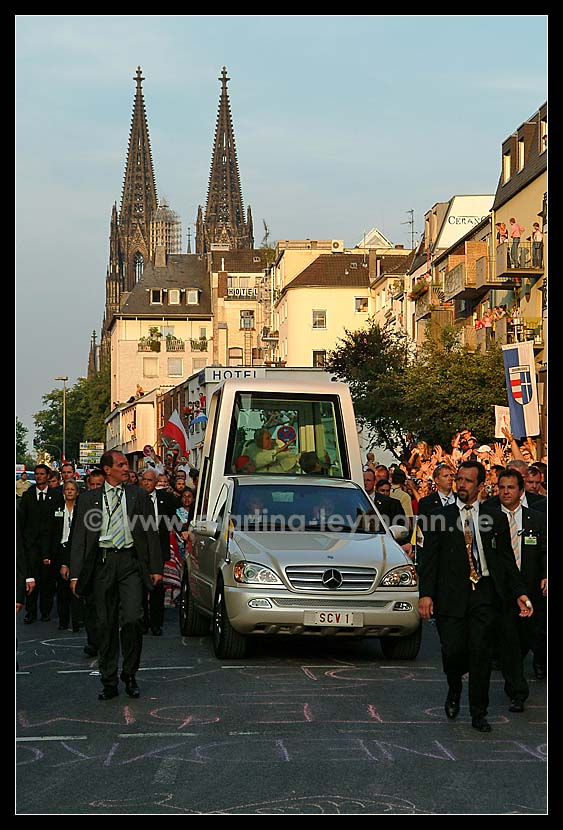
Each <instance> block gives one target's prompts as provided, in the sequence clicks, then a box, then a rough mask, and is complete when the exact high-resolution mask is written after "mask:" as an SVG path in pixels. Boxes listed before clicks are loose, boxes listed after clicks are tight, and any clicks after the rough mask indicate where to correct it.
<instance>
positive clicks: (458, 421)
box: [401, 326, 506, 450]
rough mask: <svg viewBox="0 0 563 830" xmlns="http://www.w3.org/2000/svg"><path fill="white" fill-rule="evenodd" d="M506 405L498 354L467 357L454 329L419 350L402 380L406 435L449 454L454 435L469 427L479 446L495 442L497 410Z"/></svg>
mask: <svg viewBox="0 0 563 830" xmlns="http://www.w3.org/2000/svg"><path fill="white" fill-rule="evenodd" d="M505 400H506V382H505V375H504V366H503V359H502V350H501V348H500V347H499V346H498V345H497V344H495V343H491V344H490V345H489V346H488V348H487V349H486V350H485V351H484V352H481V351H477V352H470V351H469V350H468V349H467V347H466V346H463V345H461V343H460V339H459V335H458V333H457V332H456V330H455V328H454V327H452V326H444V327H443V328H441V329H439V330H438V331H437V332H436V333H433V334H432V336H430V329H428V331H427V337H426V340H425V341H424V342H423V343H422V345H421V346H420V348H419V350H418V358H417V360H416V362H415V363H413V364H411V366H409V368H408V370H407V372H406V374H405V390H404V396H403V400H402V401H401V408H402V410H403V413H404V417H405V419H406V423H408V429H409V431H410V432H412V433H413V435H415V436H417V438H419V439H421V438H422V439H424V440H426V441H429V442H430V443H431V444H440V445H442V446H444V448H445V449H446V450H447V447H448V445H449V442H450V440H451V438H452V436H453V435H454V433H456V432H457V431H458V430H460V429H461V428H462V427H468V428H469V429H471V430H472V432H473V433H474V434H475V435H476V436H477V437H478V438H479V440H480V441H481V442H483V443H487V442H490V441H494V427H495V414H494V413H495V410H494V406H495V404H499V403H503V402H504V401H505Z"/></svg>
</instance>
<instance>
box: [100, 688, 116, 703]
mask: <svg viewBox="0 0 563 830" xmlns="http://www.w3.org/2000/svg"><path fill="white" fill-rule="evenodd" d="M118 694H119V692H118V691H117V686H104V688H103V689H102V691H101V692H100V694H99V695H98V700H111V699H112V697H117V695H118Z"/></svg>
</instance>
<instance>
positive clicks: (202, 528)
mask: <svg viewBox="0 0 563 830" xmlns="http://www.w3.org/2000/svg"><path fill="white" fill-rule="evenodd" d="M191 528H192V529H193V531H194V533H197V534H198V536H205V537H206V538H207V539H217V537H218V536H219V523H218V522H208V521H206V520H204V519H198V520H197V521H195V522H192V525H191Z"/></svg>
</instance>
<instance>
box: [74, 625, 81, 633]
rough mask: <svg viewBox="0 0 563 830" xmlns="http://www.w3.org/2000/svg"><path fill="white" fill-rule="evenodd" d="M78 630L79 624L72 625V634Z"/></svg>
mask: <svg viewBox="0 0 563 830" xmlns="http://www.w3.org/2000/svg"><path fill="white" fill-rule="evenodd" d="M79 631H80V626H79V625H73V627H72V633H73V634H78V632H79Z"/></svg>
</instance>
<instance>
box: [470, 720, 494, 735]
mask: <svg viewBox="0 0 563 830" xmlns="http://www.w3.org/2000/svg"><path fill="white" fill-rule="evenodd" d="M471 726H472V727H473V729H476V730H477V731H478V732H490V731H491V724H490V723H489V721H488V720H487V719H486V718H472V719H471Z"/></svg>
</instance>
